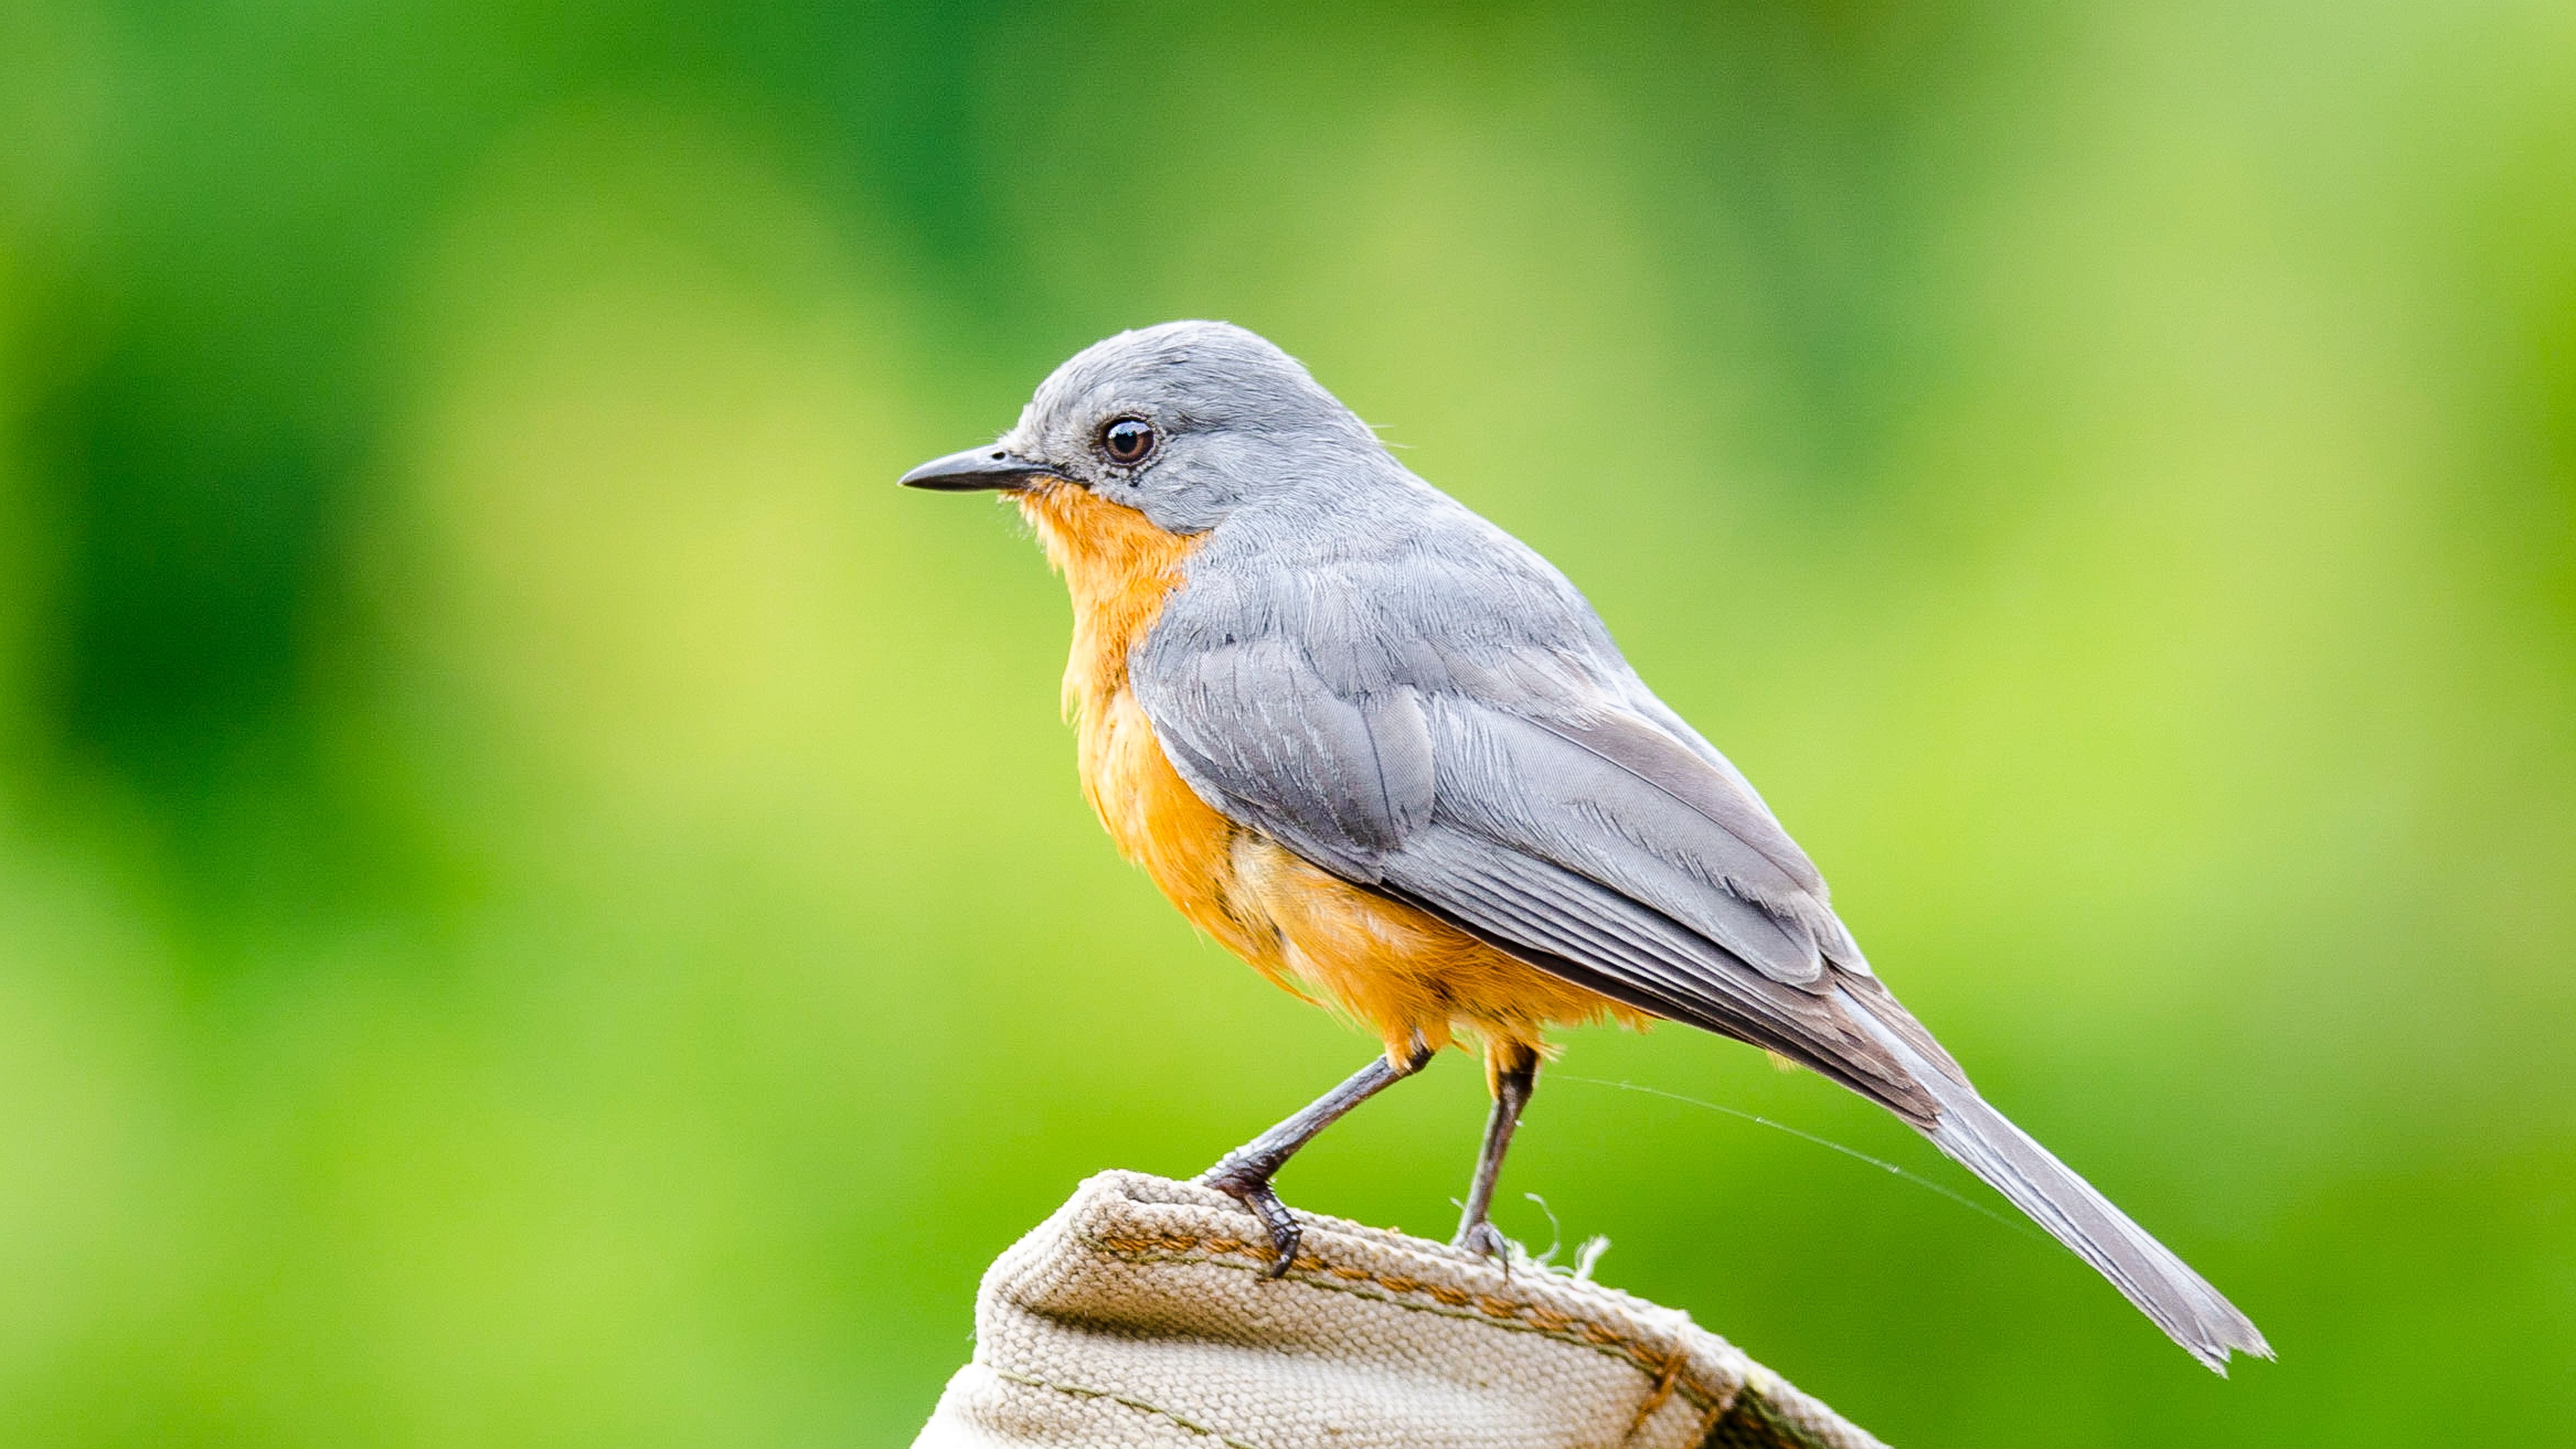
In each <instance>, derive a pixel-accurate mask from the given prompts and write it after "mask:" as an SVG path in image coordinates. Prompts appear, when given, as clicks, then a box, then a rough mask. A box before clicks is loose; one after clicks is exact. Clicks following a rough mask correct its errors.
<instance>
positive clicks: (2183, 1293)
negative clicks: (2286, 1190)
mask: <svg viewBox="0 0 2576 1449" xmlns="http://www.w3.org/2000/svg"><path fill="white" fill-rule="evenodd" d="M1846 999H1847V1000H1851V1002H1852V1005H1853V1007H1854V1008H1855V1009H1854V1010H1853V1012H1852V1015H1854V1016H1855V1017H1858V1018H1859V1019H1860V1020H1861V1021H1862V1022H1863V1023H1864V1024H1865V1025H1866V1027H1867V1029H1868V1030H1869V1031H1870V1033H1871V1035H1873V1036H1875V1037H1877V1038H1878V1039H1879V1040H1880V1041H1881V1042H1882V1043H1883V1044H1884V1045H1886V1046H1887V1047H1889V1048H1890V1049H1891V1050H1892V1051H1894V1052H1895V1053H1896V1055H1897V1056H1898V1058H1899V1059H1901V1060H1903V1061H1904V1062H1905V1064H1906V1066H1907V1067H1908V1068H1909V1069H1911V1071H1912V1072H1913V1075H1914V1077H1915V1079H1916V1080H1917V1081H1919V1082H1921V1083H1922V1084H1923V1085H1924V1086H1925V1087H1926V1088H1927V1089H1928V1090H1929V1091H1930V1092H1931V1094H1932V1097H1933V1100H1934V1101H1936V1102H1938V1103H1939V1104H1940V1107H1941V1114H1940V1116H1939V1117H1938V1118H1936V1119H1935V1120H1934V1121H1933V1123H1932V1124H1931V1125H1930V1126H1928V1127H1927V1126H1920V1125H1918V1126H1917V1129H1916V1130H1918V1131H1920V1132H1921V1133H1922V1134H1923V1135H1924V1136H1926V1137H1928V1138H1930V1139H1932V1145H1933V1146H1935V1147H1938V1148H1940V1149H1941V1150H1942V1151H1943V1152H1945V1153H1948V1154H1949V1155H1950V1157H1951V1158H1952V1159H1954V1160H1955V1161H1957V1162H1958V1163H1959V1164H1960V1165H1961V1166H1963V1167H1965V1168H1967V1169H1968V1170H1969V1171H1970V1172H1973V1173H1975V1174H1976V1175H1977V1176H1979V1177H1981V1178H1984V1179H1985V1180H1986V1182H1987V1184H1988V1185H1990V1186H1992V1187H1993V1188H1994V1189H1995V1191H1997V1192H2000V1193H2002V1194H2003V1195H2004V1196H2006V1197H2008V1198H2011V1199H2012V1201H2013V1206H2015V1207H2018V1208H2020V1209H2021V1210H2022V1211H2023V1212H2025V1213H2028V1214H2029V1215H2030V1219H2031V1221H2032V1222H2035V1223H2037V1224H2039V1225H2040V1226H2041V1227H2043V1228H2046V1229H2048V1232H2049V1236H2051V1237H2053V1238H2055V1239H2057V1240H2058V1241H2059V1242H2061V1243H2064V1244H2065V1245H2066V1246H2068V1247H2069V1248H2072V1249H2074V1250H2075V1253H2076V1256H2078V1257H2080V1258H2082V1259H2083V1260H2084V1261H2085V1262H2087V1263H2090V1264H2092V1265H2093V1266H2094V1268H2095V1269H2096V1270H2098V1271H2099V1272H2100V1273H2101V1274H2102V1276H2103V1277H2105V1278H2108V1279H2110V1280H2111V1283H2112V1285H2113V1286H2114V1287H2117V1288H2118V1289H2119V1290H2120V1291H2121V1292H2122V1293H2124V1294H2126V1295H2128V1299H2129V1301H2130V1302H2131V1303H2134V1304H2136V1305H2138V1311H2139V1312H2141V1313H2144V1314H2145V1315H2147V1316H2148V1317H2149V1318H2152V1319H2154V1320H2155V1322H2156V1326H2157V1327H2158V1328H2161V1329H2163V1330H2164V1331H2165V1333H2166V1334H2167V1335H2168V1336H2170V1337H2171V1338H2172V1339H2173V1341H2174V1342H2176V1343H2178V1344H2181V1345H2182V1346H2183V1348H2184V1350H2185V1351H2186V1352H2188V1353H2190V1355H2191V1356H2192V1357H2193V1358H2196V1359H2198V1360H2200V1361H2201V1363H2202V1364H2204V1365H2206V1366H2207V1367H2209V1368H2210V1369H2212V1370H2213V1371H2215V1372H2217V1373H2219V1374H2221V1375H2224V1374H2225V1373H2226V1372H2227V1356H2228V1354H2229V1352H2230V1351H2231V1350H2233V1351H2241V1352H2244V1353H2250V1354H2255V1355H2258V1356H2260V1357H2263V1358H2270V1357H2271V1356H2272V1346H2271V1345H2270V1344H2268V1343H2265V1342H2264V1341H2263V1333H2262V1330H2260V1329H2258V1328H2256V1327H2255V1326H2254V1324H2253V1321H2252V1320H2251V1319H2248V1318H2247V1317H2246V1316H2245V1315H2244V1314H2242V1313H2239V1312H2237V1311H2236V1305H2235V1304H2233V1303H2230V1302H2228V1301H2227V1299H2226V1298H2225V1297H2223V1296H2221V1295H2220V1293H2219V1291H2218V1290H2217V1289H2215V1288H2212V1287H2210V1286H2209V1281H2208V1280H2207V1279H2205V1278H2203V1277H2201V1276H2200V1275H2199V1274H2198V1273H2195V1272H2193V1271H2192V1270H2191V1266H2190V1265H2189V1264H2187V1263H2185V1262H2183V1260H2182V1259H2180V1258H2177V1257H2175V1256H2174V1255H2173V1253H2172V1251H2171V1250H2169V1249H2167V1248H2166V1247H2165V1245H2164V1244H2162V1243H2159V1242H2157V1241H2156V1240H2155V1239H2154V1238H2152V1237H2149V1236H2148V1235H2147V1230H2146V1229H2144V1228H2142V1227H2139V1226H2138V1225H2137V1224H2136V1223H2133V1222H2131V1221H2129V1216H2128V1214H2126V1213H2123V1212H2121V1211H2120V1210H2119V1209H2118V1208H2116V1207H2113V1206H2112V1205H2111V1202H2110V1200H2109V1199H2108V1198H2105V1197H2103V1196H2102V1194H2100V1193H2098V1192H2095V1191H2094V1190H2093V1185H2092V1184H2091V1183H2088V1182H2086V1181H2085V1180H2084V1179H2083V1178H2080V1177H2078V1176H2076V1175H2075V1173H2074V1172H2073V1171H2072V1170H2071V1169H2069V1168H2068V1167H2067V1166H2066V1164H2065V1163H2062V1162H2060V1161H2058V1160H2057V1158H2056V1157H2055V1156H2054V1155H2052V1154H2051V1153H2050V1152H2049V1150H2048V1149H2047V1148H2045V1147H2042V1146H2040V1145H2039V1144H2038V1143H2037V1142H2035V1141H2033V1140H2032V1139H2031V1136H2030V1134H2029V1133H2027V1132H2024V1131H2022V1130H2021V1129H2020V1128H2018V1127H2016V1126H2014V1125H2013V1124H2012V1123H2011V1122H2009V1121H2007V1120H2005V1118H2004V1114H2002V1113H2001V1112H1998V1111H1996V1110H1995V1109H1994V1108H1992V1107H1989V1106H1987V1105H1986V1103H1985V1099H1984V1098H1982V1097H1979V1096H1978V1095H1977V1091H1976V1088H1974V1087H1971V1086H1969V1085H1968V1084H1967V1082H1966V1081H1965V1080H1964V1079H1963V1078H1961V1077H1960V1076H1958V1075H1957V1074H1956V1072H1955V1069H1953V1070H1944V1067H1943V1066H1941V1065H1935V1064H1934V1063H1933V1062H1931V1061H1930V1060H1929V1059H1927V1058H1926V1057H1925V1056H1924V1054H1923V1053H1922V1052H1920V1051H1919V1050H1917V1049H1916V1048H1915V1047H1914V1045H1913V1044H1911V1043H1909V1042H1908V1041H1907V1040H1906V1039H1905V1036H1904V1035H1901V1034H1899V1033H1898V1032H1896V1031H1894V1030H1892V1029H1891V1028H1890V1027H1889V1025H1888V1024H1887V1023H1886V1022H1884V1021H1882V1020H1880V1019H1879V1016H1878V1011H1874V1010H1872V1009H1871V1007H1870V1006H1869V1005H1868V1004H1865V1003H1864V1002H1862V1001H1860V1000H1858V999H1854V998H1851V997H1849V996H1848V995H1847V996H1846ZM1891 1006H1895V1003H1894V1002H1893V1001H1892V1000H1886V999H1884V998H1882V1004H1881V1005H1880V1007H1879V1010H1884V1009H1885V1008H1886V1007H1891ZM1897 1010H1899V1011H1902V1010H1903V1008H1902V1007H1898V1008H1897ZM1907 1025H1909V1026H1911V1025H1913V1023H1911V1022H1908V1023H1907ZM1915 1029H1916V1030H1917V1031H1920V1030H1921V1028H1920V1027H1916V1028H1915Z"/></svg>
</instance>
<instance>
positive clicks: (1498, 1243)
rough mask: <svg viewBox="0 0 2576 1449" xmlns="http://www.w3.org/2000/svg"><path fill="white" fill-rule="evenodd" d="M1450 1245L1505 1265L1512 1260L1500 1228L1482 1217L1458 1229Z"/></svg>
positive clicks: (1509, 1249) (1507, 1243)
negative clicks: (1454, 1239) (1453, 1241)
mask: <svg viewBox="0 0 2576 1449" xmlns="http://www.w3.org/2000/svg"><path fill="white" fill-rule="evenodd" d="M1452 1246H1455V1247H1460V1248H1464V1249H1466V1250H1467V1251H1468V1252H1470V1253H1473V1254H1475V1255H1476V1256H1477V1257H1479V1258H1491V1259H1493V1260H1495V1261H1496V1262H1498V1263H1502V1264H1504V1265H1506V1266H1509V1265H1510V1263H1511V1261H1512V1254H1511V1246H1510V1244H1509V1242H1508V1241H1507V1240H1506V1239H1505V1238H1504V1237H1503V1233H1502V1229H1500V1228H1497V1227H1495V1226H1494V1225H1493V1224H1492V1223H1491V1222H1488V1221H1484V1220H1482V1219H1479V1220H1478V1221H1476V1222H1472V1223H1469V1224H1467V1225H1466V1226H1464V1227H1461V1228H1460V1229H1458V1237H1457V1240H1456V1242H1455V1243H1454V1244H1452Z"/></svg>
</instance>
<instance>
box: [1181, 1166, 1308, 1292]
mask: <svg viewBox="0 0 2576 1449" xmlns="http://www.w3.org/2000/svg"><path fill="white" fill-rule="evenodd" d="M1199 1182H1200V1183H1201V1184H1202V1185H1204V1186H1207V1187H1212V1188H1215V1189H1216V1190H1217V1191H1219V1192H1221V1193H1224V1194H1225V1195H1226V1196H1228V1197H1230V1198H1233V1199H1234V1200H1236V1201H1237V1202H1240V1203H1242V1204H1243V1205H1244V1206H1245V1207H1248V1208H1250V1209H1252V1215H1253V1216H1254V1217H1257V1218H1259V1219H1261V1226H1262V1227H1263V1228H1264V1229H1265V1230H1266V1231H1268V1232H1269V1234H1270V1252H1271V1257H1270V1266H1269V1268H1268V1269H1266V1270H1265V1271H1264V1273H1263V1275H1262V1276H1264V1277H1268V1278H1278V1277H1283V1276H1285V1275H1286V1273H1287V1272H1288V1270H1289V1268H1290V1267H1292V1266H1294V1265H1295V1263H1296V1261H1297V1245H1298V1244H1299V1243H1300V1242H1302V1241H1304V1239H1305V1236H1306V1230H1305V1229H1304V1228H1301V1227H1299V1226H1297V1219H1296V1216H1295V1215H1294V1214H1292V1213H1290V1212H1289V1211H1288V1204H1286V1203H1284V1202H1281V1201H1280V1200H1279V1194H1278V1192H1277V1191H1276V1190H1275V1189H1273V1188H1272V1187H1271V1186H1270V1176H1269V1174H1267V1173H1262V1172H1256V1171H1253V1170H1250V1169H1247V1168H1243V1167H1239V1166H1236V1165H1235V1164H1233V1163H1232V1162H1230V1161H1228V1162H1220V1163H1218V1164H1217V1165H1216V1166H1214V1167H1211V1168H1209V1169H1208V1170H1207V1171H1206V1172H1204V1173H1202V1174H1200V1176H1199Z"/></svg>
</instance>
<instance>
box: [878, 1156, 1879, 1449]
mask: <svg viewBox="0 0 2576 1449" xmlns="http://www.w3.org/2000/svg"><path fill="white" fill-rule="evenodd" d="M1298 1217H1299V1221H1300V1222H1301V1223H1303V1224H1304V1225H1305V1229H1306V1237H1305V1242H1304V1245H1303V1246H1302V1247H1301V1248H1300V1249H1299V1250H1298V1255H1297V1261H1296V1263H1295V1265H1294V1266H1293V1267H1292V1268H1291V1269H1290V1270H1289V1272H1288V1275H1287V1276H1286V1277H1285V1278H1282V1279H1280V1280H1278V1281H1275V1282H1274V1281H1271V1280H1269V1279H1267V1278H1265V1277H1264V1276H1263V1271H1264V1269H1265V1268H1266V1267H1267V1265H1268V1260H1269V1258H1270V1256H1271V1249H1270V1244H1269V1240H1268V1239H1267V1238H1266V1237H1264V1236H1263V1235H1262V1233H1261V1231H1260V1228H1259V1226H1258V1224H1257V1223H1256V1222H1255V1221H1254V1219H1253V1218H1252V1216H1251V1214H1249V1213H1248V1212H1246V1211H1245V1210H1244V1209H1243V1208H1242V1207H1241V1206H1240V1205H1239V1204H1237V1203H1236V1202H1235V1201H1234V1200H1233V1199H1232V1198H1229V1197H1226V1196H1225V1195H1223V1194H1222V1193H1218V1192H1216V1191H1214V1190H1212V1189H1209V1188H1204V1187H1200V1186H1197V1185H1196V1184H1191V1183H1179V1182H1171V1181H1167V1180H1165V1179H1163V1178H1158V1177H1149V1176H1146V1175H1144V1174H1142V1173H1134V1172H1105V1173H1102V1174H1101V1175H1099V1176H1098V1177H1094V1178H1092V1179H1090V1180H1089V1181H1087V1182H1085V1183H1083V1184H1082V1186H1081V1187H1079V1188H1078V1189H1076V1190H1075V1192H1074V1194H1073V1198H1072V1200H1071V1201H1069V1202H1067V1203H1066V1204H1065V1205H1064V1206H1063V1207H1062V1208H1060V1209H1058V1210H1057V1211H1056V1213H1055V1215H1054V1216H1053V1217H1050V1218H1048V1219H1047V1220H1046V1221H1045V1222H1043V1223H1041V1224H1039V1225H1038V1227H1037V1228H1036V1230H1035V1231H1033V1232H1031V1233H1030V1234H1029V1235H1028V1236H1027V1237H1025V1238H1022V1239H1021V1240H1020V1241H1019V1242H1018V1243H1017V1244H1015V1245H1013V1246H1012V1247H1011V1249H1010V1250H1009V1251H1008V1252H1005V1253H1004V1254H1002V1256H1001V1257H1000V1258H999V1259H998V1260H996V1261H995V1262H994V1264H993V1266H992V1268H991V1269H990V1270H988V1271H987V1272H986V1273H985V1275H984V1286H983V1288H982V1290H981V1291H980V1292H979V1293H978V1294H977V1295H976V1302H975V1357H974V1361H973V1362H971V1363H969V1364H967V1365H966V1367H964V1368H962V1369H960V1370H958V1371H957V1376H956V1377H955V1378H953V1379H951V1380H949V1383H948V1391H947V1392H946V1393H945V1394H943V1395H942V1396H941V1397H940V1400H939V1407H938V1409H937V1410H935V1411H934V1412H933V1413H932V1414H931V1417H930V1424H929V1427H927V1428H925V1429H923V1430H922V1432H921V1437H920V1438H919V1439H917V1440H915V1441H914V1449H1105V1446H1127V1445H1136V1446H1165V1445H1169V1446H1174V1449H1181V1446H1186V1449H1218V1446H1228V1449H1310V1446H1311V1449H1435V1446H1437V1449H1448V1446H1457V1449H1576V1446H1581V1449H1612V1446H1634V1449H1694V1446H1698V1449H1767V1446H1775V1445H1776V1446H1795V1449H1872V1446H1875V1449H1884V1446H1881V1445H1879V1441H1878V1440H1876V1439H1873V1438H1871V1437H1870V1436H1869V1435H1867V1434H1865V1433H1863V1432H1861V1431H1860V1430H1859V1429H1856V1428H1854V1427H1852V1426H1851V1425H1850V1424H1847V1423H1845V1422H1843V1421H1842V1420H1841V1419H1840V1418H1838V1417H1836V1416H1835V1414H1834V1413H1833V1411H1832V1410H1830V1409H1827V1408H1826V1407H1825V1406H1823V1405H1822V1404H1819V1403H1817V1402H1816V1401H1815V1400H1813V1399H1810V1398H1808V1397H1807V1396H1806V1395H1804V1394H1801V1393H1799V1392H1798V1391H1797V1390H1796V1389H1793V1388H1791V1387H1790V1386H1789V1385H1788V1384H1786V1383H1783V1382H1782V1381H1781V1380H1780V1378H1779V1376H1778V1375H1776V1374H1773V1373H1772V1372H1771V1371H1770V1370H1768V1369H1766V1368H1764V1367H1762V1366H1761V1365H1760V1364H1757V1363H1755V1362H1753V1361H1752V1360H1751V1359H1749V1358H1746V1357H1745V1356H1744V1355H1743V1354H1742V1353H1741V1352H1739V1351H1737V1350H1736V1349H1735V1347H1734V1346H1733V1345H1731V1344H1729V1343H1727V1342H1726V1340H1724V1339H1722V1338H1719V1337H1717V1336H1716V1335H1714V1334H1711V1333H1707V1332H1704V1331H1702V1330H1700V1329H1698V1328H1696V1327H1693V1326H1692V1324H1691V1321H1690V1317H1689V1315H1687V1314H1684V1313H1680V1312H1677V1311H1675V1310H1673V1309H1669V1308H1658V1307H1656V1306H1655V1305H1654V1304H1651V1303H1647V1302H1644V1301H1642V1300H1640V1299H1636V1298H1631V1297H1629V1296H1628V1295H1627V1294H1625V1293H1621V1292H1619V1291H1617V1290H1616V1289H1611V1288H1604V1287H1602V1286H1601V1285H1599V1284H1597V1283H1590V1282H1583V1281H1578V1280H1576V1279H1574V1278H1570V1277H1567V1276H1565V1275H1564V1274H1561V1273H1557V1272H1552V1271H1549V1270H1547V1269H1544V1268H1540V1267H1536V1266H1534V1265H1531V1264H1527V1263H1523V1264H1520V1265H1518V1266H1516V1267H1515V1268H1513V1269H1512V1270H1511V1271H1510V1272H1508V1273H1507V1272H1505V1271H1504V1270H1503V1269H1502V1268H1501V1267H1500V1266H1498V1265H1495V1264H1491V1263H1488V1262H1485V1261H1482V1260H1479V1259H1477V1258H1475V1257H1473V1256H1471V1255H1469V1254H1466V1253H1463V1252H1460V1251H1458V1250H1456V1249H1453V1248H1449V1247H1446V1246H1443V1245H1441V1244H1438V1243H1430V1242H1425V1241H1423V1240H1422V1239H1419V1238H1408V1237H1405V1236H1403V1235H1402V1234H1399V1233H1391V1232H1386V1231H1383V1230H1381V1229H1377V1228H1367V1227H1362V1226H1360V1225H1358V1224H1356V1223H1348V1222H1343V1221H1341V1220H1339V1219H1336V1218H1325V1217H1313V1216H1309V1215H1307V1214H1303V1213H1301V1214H1299V1215H1298Z"/></svg>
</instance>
